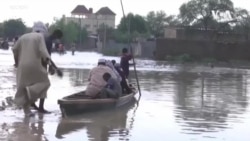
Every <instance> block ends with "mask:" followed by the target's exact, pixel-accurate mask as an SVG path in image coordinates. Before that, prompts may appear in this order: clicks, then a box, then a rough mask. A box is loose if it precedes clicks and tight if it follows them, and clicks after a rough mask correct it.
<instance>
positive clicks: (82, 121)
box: [56, 98, 136, 139]
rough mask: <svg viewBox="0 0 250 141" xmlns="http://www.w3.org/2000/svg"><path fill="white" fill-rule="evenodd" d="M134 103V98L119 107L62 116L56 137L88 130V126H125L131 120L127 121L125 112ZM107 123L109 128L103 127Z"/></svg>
mask: <svg viewBox="0 0 250 141" xmlns="http://www.w3.org/2000/svg"><path fill="white" fill-rule="evenodd" d="M135 105H136V99H135V98H132V100H131V101H130V102H129V103H127V104H126V105H123V106H121V107H118V108H115V109H114V110H113V109H109V110H104V111H97V112H91V113H88V114H83V115H81V114H80V115H77V116H72V117H68V118H63V119H61V121H60V122H59V124H58V126H57V130H56V138H59V139H61V138H64V136H65V135H68V134H71V133H73V132H79V131H80V130H89V129H90V128H92V129H93V128H95V130H101V131H100V132H105V131H102V129H109V130H113V129H120V128H124V129H125V128H126V127H127V124H131V123H130V122H133V120H129V121H130V122H129V123H127V122H128V120H127V118H128V116H127V114H128V112H129V111H130V110H132V109H133V108H134V107H135ZM107 125H109V128H103V127H106V126H107Z"/></svg>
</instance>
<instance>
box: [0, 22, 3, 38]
mask: <svg viewBox="0 0 250 141" xmlns="http://www.w3.org/2000/svg"><path fill="white" fill-rule="evenodd" d="M0 37H3V23H0Z"/></svg>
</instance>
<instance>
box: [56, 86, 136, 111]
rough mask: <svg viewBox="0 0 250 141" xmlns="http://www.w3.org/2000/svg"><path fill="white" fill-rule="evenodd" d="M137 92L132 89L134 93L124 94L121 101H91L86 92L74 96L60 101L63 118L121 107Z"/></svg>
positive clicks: (109, 99) (108, 99) (110, 99)
mask: <svg viewBox="0 0 250 141" xmlns="http://www.w3.org/2000/svg"><path fill="white" fill-rule="evenodd" d="M136 93H137V90H136V89H132V93H130V94H124V95H123V96H121V97H120V98H119V99H112V98H107V99H91V98H89V97H88V96H86V95H85V91H82V92H79V93H76V94H72V95H69V96H66V97H63V98H62V99H59V100H58V104H59V105H60V110H61V112H62V115H63V116H70V115H76V114H82V113H86V112H91V111H98V110H104V109H109V108H116V107H121V106H123V105H125V104H127V103H129V102H130V101H131V100H132V99H133V98H134V96H135V95H136Z"/></svg>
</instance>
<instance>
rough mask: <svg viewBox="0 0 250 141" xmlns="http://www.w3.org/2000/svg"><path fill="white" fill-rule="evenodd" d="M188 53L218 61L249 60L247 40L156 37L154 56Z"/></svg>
mask: <svg viewBox="0 0 250 141" xmlns="http://www.w3.org/2000/svg"><path fill="white" fill-rule="evenodd" d="M182 54H189V55H191V56H192V57H193V58H195V59H201V58H214V59H217V60H220V61H228V60H250V47H249V42H235V43H226V42H215V41H194V40H177V39H157V41H156V58H157V59H159V60H164V59H165V58H166V57H167V56H178V55H182Z"/></svg>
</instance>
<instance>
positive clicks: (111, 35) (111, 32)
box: [97, 24, 115, 41]
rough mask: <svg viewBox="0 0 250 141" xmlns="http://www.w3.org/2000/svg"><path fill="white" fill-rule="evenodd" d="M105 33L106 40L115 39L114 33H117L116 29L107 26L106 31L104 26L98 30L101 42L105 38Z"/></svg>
mask: <svg viewBox="0 0 250 141" xmlns="http://www.w3.org/2000/svg"><path fill="white" fill-rule="evenodd" d="M105 32H106V40H107V41H108V40H110V39H115V36H114V34H115V33H114V32H115V29H114V28H112V27H108V26H106V29H105V25H104V24H102V25H101V26H100V27H99V28H98V29H97V34H98V35H99V38H100V41H103V40H104V38H105V36H104V35H105Z"/></svg>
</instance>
